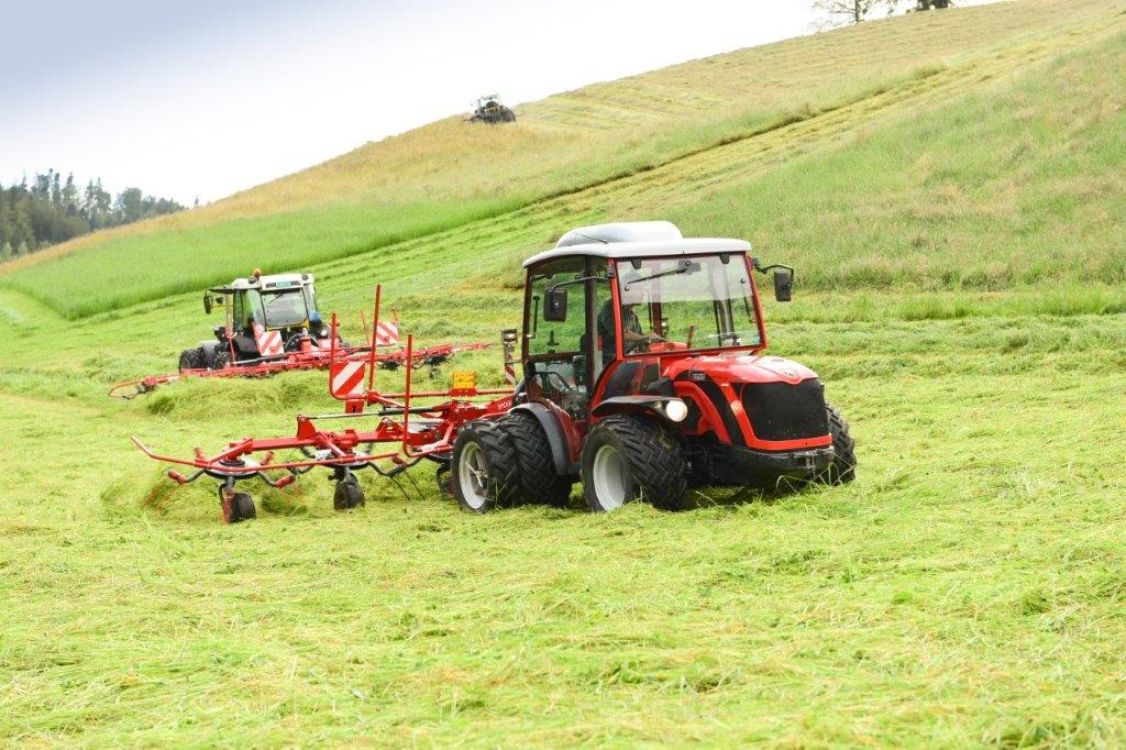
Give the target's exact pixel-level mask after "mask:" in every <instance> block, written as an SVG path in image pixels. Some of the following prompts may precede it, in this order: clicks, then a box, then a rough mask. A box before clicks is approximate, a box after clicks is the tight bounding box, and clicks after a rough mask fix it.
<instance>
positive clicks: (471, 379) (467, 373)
mask: <svg viewBox="0 0 1126 750" xmlns="http://www.w3.org/2000/svg"><path fill="white" fill-rule="evenodd" d="M452 388H453V390H455V391H475V390H477V373H476V372H474V371H472V370H459V371H455V372H454V374H453V383H452Z"/></svg>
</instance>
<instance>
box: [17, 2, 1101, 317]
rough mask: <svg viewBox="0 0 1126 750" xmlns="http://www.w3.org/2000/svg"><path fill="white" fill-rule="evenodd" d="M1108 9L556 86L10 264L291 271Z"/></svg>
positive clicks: (119, 277)
mask: <svg viewBox="0 0 1126 750" xmlns="http://www.w3.org/2000/svg"><path fill="white" fill-rule="evenodd" d="M1064 5H1066V8H1067V12H1066V13H1061V8H1063V6H1064ZM1109 5H1113V3H1110V4H1109ZM1110 18H1112V16H1111V15H1110V14H1109V13H1108V3H1107V2H1105V0H1101V1H1097V0H1082V1H1081V2H1068V3H1066V4H1061V3H1059V2H1045V1H1043V0H1039V1H1032V2H1024V3H1019V4H1012V5H1008V4H1006V5H1002V6H996V7H989V8H975V9H968V10H966V11H963V12H960V13H959V14H952V17H951V18H950V19H949V20H944V19H936V18H930V17H927V16H925V14H924V15H921V16H917V17H914V18H908V19H900V20H898V21H896V22H895V23H874V24H867V25H865V26H862V27H859V28H856V29H848V30H845V31H842V32H838V33H834V34H822V35H816V36H813V37H809V38H805V39H799V40H794V41H790V42H786V43H782V44H775V45H769V46H766V47H759V48H754V49H750V50H745V51H742V52H738V53H732V54H730V55H721V56H717V57H714V58H708V59H706V60H702V61H696V62H693V63H688V64H685V65H682V66H676V67H673V68H668V69H665V70H662V71H657V72H655V73H651V74H647V75H645V76H639V77H636V78H632V79H627V80H625V81H622V82H616V83H611V84H601V85H597V86H593V87H589V88H587V89H582V90H579V91H576V92H572V93H570V94H564V95H560V96H557V97H552V98H549V99H547V100H544V101H542V102H537V103H533V104H530V105H527V106H526V107H524V108H522V115H523V116H522V119H521V122H520V123H518V125H517V126H516V127H505V128H479V127H470V126H467V125H465V124H463V123H460V122H458V121H456V120H448V121H444V122H440V123H436V124H435V125H433V126H429V127H427V128H421V129H419V130H416V131H412V132H411V133H408V134H405V135H403V136H399V137H397V138H392V139H388V140H387V141H384V142H382V143H379V144H373V145H370V146H367V147H364V148H362V149H359V150H357V151H356V152H353V153H352V154H348V155H346V156H344V157H341V158H339V159H336V160H333V161H330V162H327V163H326V164H324V165H322V166H320V167H317V168H314V169H312V170H308V171H306V172H302V173H300V174H298V175H294V176H292V177H289V178H284V179H282V180H278V181H276V182H274V183H271V184H269V185H266V186H263V187H261V188H258V189H255V190H252V191H248V192H246V193H243V194H240V195H237V196H234V197H233V198H231V199H228V200H227V201H222V202H220V203H218V204H216V205H215V206H212V207H208V208H206V209H204V210H201V211H198V212H191V213H189V214H184V215H182V216H178V217H171V218H168V219H165V220H162V221H158V222H152V223H149V224H145V225H141V226H135V227H129V228H125V229H123V230H121V231H120V232H116V233H104V234H101V235H97V236H90V237H86V238H82V239H80V240H78V241H77V242H76V243H72V244H71V245H68V246H63V247H60V248H58V249H57V250H55V251H52V252H50V253H48V254H46V255H44V256H42V257H32V258H29V259H27V261H26V262H25V263H26V264H27V265H29V266H30V268H28V269H26V270H21V269H22V266H21V263H16V264H12V265H9V266H7V267H6V268H7V270H8V273H9V274H14V275H10V276H9V277H7V279H6V280H5V281H4V283H10V284H14V285H15V286H17V287H18V288H19V289H21V290H23V291H24V292H26V293H30V294H33V295H36V296H37V297H38V298H39V299H41V300H43V301H45V302H47V303H48V304H50V305H52V306H53V307H55V308H56V309H58V310H60V311H63V312H65V313H66V314H67V315H69V316H71V317H74V316H82V315H88V314H90V313H93V312H97V311H102V310H107V309H111V308H116V307H120V306H121V305H123V304H128V303H134V302H138V301H140V300H143V299H155V298H160V297H164V296H166V295H168V294H171V293H176V292H180V291H186V290H188V289H198V288H200V287H202V286H203V285H205V284H206V283H211V282H217V281H221V280H225V279H228V278H229V277H231V276H233V275H235V274H237V273H244V272H245V271H246V269H247V268H249V267H253V266H256V265H262V259H263V258H265V257H268V258H270V261H271V263H273V264H277V266H279V267H290V266H296V265H307V264H310V263H315V262H318V261H323V260H325V259H328V258H333V257H340V256H344V255H352V254H355V253H357V252H360V251H363V250H365V249H370V248H376V247H381V246H386V245H388V244H392V243H394V242H396V241H398V240H401V239H403V238H408V237H413V236H421V235H425V234H429V233H432V232H435V231H438V230H441V229H443V228H448V227H451V226H457V225H460V224H462V223H463V222H464V221H466V220H467V219H470V218H474V217H477V218H480V217H492V216H496V215H499V214H504V213H506V212H508V211H511V210H512V209H514V208H516V207H518V206H522V205H528V204H529V203H530V202H532V201H535V200H537V199H542V198H543V197H544V196H549V195H553V194H558V193H559V192H562V191H568V190H574V189H577V188H580V187H582V186H584V185H592V184H598V183H601V182H604V181H605V180H607V179H609V178H611V177H613V176H615V175H622V174H629V173H631V172H635V171H637V170H639V169H645V168H649V167H652V166H655V165H659V164H663V163H666V162H667V161H668V160H669V159H670V158H674V157H676V156H678V155H683V154H686V153H691V152H693V151H696V150H698V149H700V148H705V147H707V146H709V145H712V144H715V143H717V142H723V141H725V140H731V139H739V138H744V137H746V136H747V135H749V134H753V133H755V132H757V131H759V130H761V129H763V128H768V127H771V126H772V125H774V124H777V123H779V122H785V121H787V120H789V119H793V118H802V117H810V116H812V115H815V114H816V113H819V112H823V111H824V110H826V109H831V108H833V107H836V106H839V105H840V104H842V103H845V102H853V101H857V100H861V102H862V103H863V101H866V100H870V98H871V97H870V96H869V95H870V94H871V93H872V92H873V91H880V90H884V89H888V88H891V87H896V86H899V85H902V84H903V83H904V82H905V81H906V82H908V83H909V82H910V81H912V80H913V78H914V77H915V76H918V75H920V74H921V73H927V72H935V71H937V70H941V69H943V68H944V67H947V66H949V67H950V68H954V69H957V70H958V71H960V72H961V74H962V75H963V76H965V75H971V74H972V73H973V72H974V71H976V70H981V69H985V68H989V69H991V70H992V71H993V73H992V75H994V76H1003V75H1006V74H1009V73H1011V72H1012V70H1013V67H1014V66H1019V65H1021V64H1025V63H1026V62H1027V61H1028V59H1029V58H1030V57H1035V56H1037V55H1038V54H1045V53H1049V52H1050V48H1051V47H1053V46H1058V45H1059V44H1061V43H1062V44H1069V43H1074V42H1075V40H1074V39H1069V38H1068V37H1067V35H1068V34H1071V33H1074V34H1077V35H1080V36H1083V35H1085V34H1088V33H1090V32H1091V31H1092V28H1091V27H1092V26H1096V27H1097V26H1105V25H1106V23H1107V21H1108V19H1110ZM999 54H1000V55H1001V56H1002V58H1003V59H1001V60H998V59H997V56H998V55H999ZM947 77H949V76H947ZM954 77H957V76H954ZM944 78H946V77H944ZM864 113H865V112H864V108H863V106H862V107H861V114H864ZM751 140H752V141H753V140H754V139H751ZM421 154H426V158H420V155H421ZM498 165H500V166H499V167H498ZM76 249H78V250H81V251H82V252H78V253H75V254H74V255H71V257H69V258H68V259H67V260H66V261H65V262H64V263H63V264H62V266H61V267H59V266H58V265H57V264H56V263H55V262H52V261H53V260H54V258H56V257H57V256H59V255H62V254H67V253H70V252H72V251H73V250H76ZM201 258H202V259H206V261H207V262H205V263H201V262H200V259H201ZM44 261H48V262H46V263H44ZM79 280H80V281H79Z"/></svg>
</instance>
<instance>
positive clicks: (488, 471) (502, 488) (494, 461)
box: [450, 420, 519, 513]
mask: <svg viewBox="0 0 1126 750" xmlns="http://www.w3.org/2000/svg"><path fill="white" fill-rule="evenodd" d="M450 473H451V475H452V476H451V485H452V486H453V492H454V497H456V498H457V502H458V504H459V505H460V506H461V507H462V508H464V509H465V510H468V511H470V512H472V513H486V512H488V511H490V510H492V509H493V508H496V507H498V506H509V505H513V504H514V501H515V500H516V498H517V495H518V493H519V483H518V482H517V480H516V451H515V449H514V448H513V447H512V443H511V441H510V440H509V438H508V434H507V433H506V432H505V431H504V430H502V429H500V427H499V426H498V425H497V424H496V423H495V422H487V421H483V420H476V421H473V422H468V423H466V424H465V426H464V427H462V428H461V430H460V431H459V432H458V435H457V440H456V441H454V452H453V459H452V461H451V464H450Z"/></svg>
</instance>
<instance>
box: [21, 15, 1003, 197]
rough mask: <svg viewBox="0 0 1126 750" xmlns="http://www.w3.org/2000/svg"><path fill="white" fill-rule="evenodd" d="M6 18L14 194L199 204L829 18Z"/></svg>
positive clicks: (792, 33)
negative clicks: (57, 186) (378, 144)
mask: <svg viewBox="0 0 1126 750" xmlns="http://www.w3.org/2000/svg"><path fill="white" fill-rule="evenodd" d="M981 1H982V0H976V1H975V0H969V2H963V3H961V4H975V5H976V4H978V3H979V2H981ZM5 6H14V7H5ZM0 13H2V16H3V17H4V21H5V23H4V27H5V28H6V30H7V32H8V33H6V34H4V41H3V43H2V44H0V70H3V71H4V73H3V75H0V110H2V111H3V113H4V117H3V119H2V120H0V183H3V184H10V183H12V182H15V181H18V180H19V179H20V177H21V176H22V175H23V174H24V173H25V172H26V173H27V174H28V175H31V174H33V173H35V172H40V171H44V172H45V171H46V170H47V168H49V167H50V168H54V169H56V170H60V171H63V172H67V171H73V172H74V173H75V176H76V178H78V179H80V180H82V181H83V182H84V181H85V180H87V179H89V178H91V177H99V176H100V177H101V178H102V179H103V182H104V184H105V187H106V188H107V189H108V190H110V191H111V192H114V193H116V192H118V191H120V190H121V189H122V188H124V187H127V186H131V185H136V186H139V187H141V188H143V189H144V190H145V191H146V192H147V193H150V194H155V195H159V196H164V197H172V198H176V199H178V200H180V201H181V202H184V203H187V204H190V203H191V202H192V201H194V199H195V198H196V197H197V196H198V197H199V199H200V200H201V202H208V201H212V200H216V199H218V198H222V197H223V196H225V195H229V194H230V193H232V192H235V191H237V190H241V189H244V188H248V187H251V186H253V185H257V184H260V183H262V182H265V181H268V180H270V179H273V178H275V177H279V176H281V175H284V174H288V173H290V172H294V171H297V170H300V169H303V168H305V167H308V166H311V165H313V164H316V163H319V162H321V161H324V160H326V159H329V158H331V157H333V156H337V155H339V154H341V153H344V152H346V151H349V150H351V149H353V148H355V147H357V146H360V145H362V144H363V143H365V142H367V141H374V140H379V139H381V138H383V137H385V136H387V135H391V134H394V133H399V132H402V131H404V130H408V129H410V128H412V127H415V126H418V125H422V124H425V123H427V122H431V121H433V120H436V119H439V118H442V117H446V116H448V115H452V114H458V113H462V112H465V111H467V109H468V107H469V102H470V101H471V100H472V99H473V98H474V97H476V96H478V95H479V94H483V93H491V92H494V91H496V92H500V93H501V95H502V96H503V97H504V99H505V101H506V102H508V103H510V104H517V103H520V102H527V101H533V100H536V99H541V98H543V97H545V96H548V95H550V94H552V93H556V92H559V91H565V90H568V89H574V88H577V87H579V86H583V85H585V84H588V83H593V82H595V81H604V80H612V79H615V78H620V77H622V76H626V75H631V74H634V73H641V72H644V71H647V70H652V69H654V68H658V67H663V66H665V65H670V64H673V63H677V62H683V61H685V60H689V59H693V58H697V57H703V56H706V55H711V54H716V53H719V52H726V51H729V50H733V49H739V48H741V47H748V46H753V45H757V44H763V43H766V42H770V41H774V40H777V39H784V38H787V37H791V36H797V35H799V34H803V33H808V32H809V31H810V29H811V23H812V22H813V20H814V17H815V16H814V14H813V12H812V11H811V10H810V7H809V0H691V1H690V2H686V1H685V0H679V1H677V2H672V1H670V0H569V1H568V2H566V3H550V4H549V3H540V2H529V0H489V1H488V2H481V3H466V2H456V1H455V0H414V1H413V2H409V3H404V2H389V1H388V0H368V1H367V2H362V1H361V0H318V2H310V1H307V0H227V1H225V2H224V1H220V0H195V1H194V2H177V3H164V2H159V0H157V1H156V2H154V1H153V0H147V1H146V2H140V1H138V0H102V1H101V2H99V3H89V2H82V3H67V2H53V3H21V4H19V5H18V6H15V5H14V4H13V3H11V2H10V1H9V2H5V3H4V4H3V5H0Z"/></svg>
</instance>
